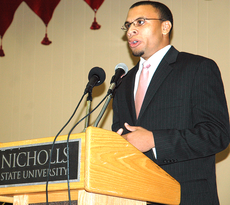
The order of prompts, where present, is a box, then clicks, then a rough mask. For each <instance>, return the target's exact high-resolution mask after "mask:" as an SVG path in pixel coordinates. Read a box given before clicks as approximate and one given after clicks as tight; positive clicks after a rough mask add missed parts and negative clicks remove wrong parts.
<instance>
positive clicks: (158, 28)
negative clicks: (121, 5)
mask: <svg viewBox="0 0 230 205" xmlns="http://www.w3.org/2000/svg"><path fill="white" fill-rule="evenodd" d="M140 17H142V18H155V19H159V18H160V17H159V15H158V13H157V10H156V9H155V8H153V7H152V6H151V5H141V6H137V7H134V8H132V9H130V10H129V12H128V15H127V19H126V22H129V23H131V22H133V21H134V20H136V19H138V18H140ZM126 36H127V39H128V42H129V47H130V49H131V50H132V52H133V55H134V56H141V57H143V58H144V59H145V60H147V59H148V58H149V57H151V56H152V55H153V54H154V53H156V52H157V51H158V50H160V49H161V48H163V47H164V46H166V45H165V41H164V37H165V36H164V35H163V22H162V21H161V20H146V21H145V23H144V24H143V25H142V26H136V27H135V26H134V25H133V24H131V25H130V28H129V30H128V31H127V34H126Z"/></svg>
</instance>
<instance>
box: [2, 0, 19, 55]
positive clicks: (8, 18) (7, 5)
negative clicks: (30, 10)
mask: <svg viewBox="0 0 230 205" xmlns="http://www.w3.org/2000/svg"><path fill="white" fill-rule="evenodd" d="M21 3H22V0H0V37H1V43H0V56H5V54H4V51H3V49H2V38H3V36H4V34H5V32H6V30H7V29H8V27H9V26H10V24H11V23H12V21H13V18H14V13H15V11H16V10H17V8H18V6H19V5H20V4H21Z"/></svg>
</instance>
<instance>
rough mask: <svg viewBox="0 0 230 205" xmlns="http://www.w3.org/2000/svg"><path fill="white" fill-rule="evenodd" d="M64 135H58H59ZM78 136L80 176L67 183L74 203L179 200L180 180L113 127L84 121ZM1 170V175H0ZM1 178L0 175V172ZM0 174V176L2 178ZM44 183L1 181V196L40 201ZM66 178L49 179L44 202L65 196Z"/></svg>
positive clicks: (15, 201) (134, 203)
mask: <svg viewBox="0 0 230 205" xmlns="http://www.w3.org/2000/svg"><path fill="white" fill-rule="evenodd" d="M66 138H67V136H60V137H58V140H57V142H58V141H63V140H66ZM53 139H54V138H53V137H49V138H41V139H34V140H25V141H19V142H11V143H2V144H0V148H1V149H4V148H9V147H17V146H23V145H35V144H43V143H47V142H52V141H53ZM70 139H71V140H72V139H80V140H81V147H80V162H79V163H80V177H79V178H80V179H79V181H77V182H71V183H70V190H71V200H73V201H74V200H77V201H78V205H145V204H147V202H156V203H162V204H172V205H173V204H179V203H180V184H179V183H178V182H177V181H176V180H175V179H174V178H172V177H171V176H170V175H169V174H167V173H166V172H165V171H164V170H162V169H161V168H160V167H159V166H157V165H156V164H155V163H154V162H153V161H151V160H150V159H149V158H147V157H146V156H145V155H144V154H143V153H141V152H140V151H139V150H137V149H136V148H135V147H134V146H132V145H131V144H130V143H128V142H127V141H126V140H125V139H123V138H122V137H121V136H120V135H118V134H117V133H115V132H111V131H107V130H103V129H100V128H95V127H88V128H87V129H86V132H85V133H80V134H72V135H71V136H70ZM0 176H1V175H0ZM1 178H3V176H2V177H1ZM1 178H0V179H1ZM45 187H46V185H45V184H36V185H34V184H32V185H30V184H29V185H28V184H27V185H22V186H20V185H18V186H12V185H11V186H4V187H2V186H1V187H0V201H2V202H8V203H13V204H14V205H16V204H17V205H22V204H23V205H27V204H36V203H45V201H46V194H45ZM67 188H68V187H67V183H66V182H65V183H64V182H62V183H54V184H53V183H49V194H48V197H49V202H62V201H68V191H67V190H68V189H67Z"/></svg>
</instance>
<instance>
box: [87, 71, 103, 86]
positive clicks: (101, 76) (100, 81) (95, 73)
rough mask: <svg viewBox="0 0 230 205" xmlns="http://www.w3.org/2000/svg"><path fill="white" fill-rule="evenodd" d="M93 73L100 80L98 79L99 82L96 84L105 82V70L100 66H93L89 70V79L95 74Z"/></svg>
mask: <svg viewBox="0 0 230 205" xmlns="http://www.w3.org/2000/svg"><path fill="white" fill-rule="evenodd" d="M93 75H97V76H98V78H99V80H98V81H97V83H96V84H95V86H98V85H101V84H102V83H104V81H105V71H104V70H103V69H102V68H100V67H93V68H92V69H91V70H90V72H89V75H88V79H89V80H90V78H91V77H92V76H93Z"/></svg>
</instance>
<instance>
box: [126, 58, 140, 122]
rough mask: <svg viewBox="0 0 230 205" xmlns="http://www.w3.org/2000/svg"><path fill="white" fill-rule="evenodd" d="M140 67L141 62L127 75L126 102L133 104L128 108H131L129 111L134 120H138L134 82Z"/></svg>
mask: <svg viewBox="0 0 230 205" xmlns="http://www.w3.org/2000/svg"><path fill="white" fill-rule="evenodd" d="M138 68H139V62H138V63H137V65H136V66H135V67H134V68H133V69H132V70H130V71H129V73H128V75H127V76H126V77H127V79H126V82H127V84H126V85H125V87H126V88H125V89H126V92H125V97H126V102H127V104H128V105H131V106H128V109H129V113H131V117H132V119H134V122H135V121H136V111H135V103H134V94H133V91H134V84H135V76H136V73H137V71H138Z"/></svg>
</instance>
